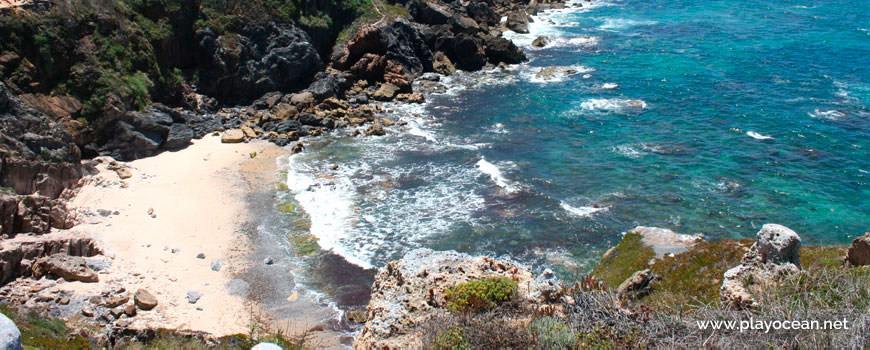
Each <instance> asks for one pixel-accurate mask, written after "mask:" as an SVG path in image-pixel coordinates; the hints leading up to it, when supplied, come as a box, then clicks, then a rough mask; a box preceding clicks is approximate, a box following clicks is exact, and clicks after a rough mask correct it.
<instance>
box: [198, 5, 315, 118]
mask: <svg viewBox="0 0 870 350" xmlns="http://www.w3.org/2000/svg"><path fill="white" fill-rule="evenodd" d="M197 40H198V42H199V47H200V49H201V52H202V57H201V61H202V62H203V63H204V64H202V65H201V67H200V69H199V76H200V84H199V86H200V92H201V93H204V94H206V95H209V96H212V97H215V98H217V99H218V100H220V101H221V102H223V103H229V104H247V103H250V102H251V101H253V100H255V99H257V98H259V97H261V96H263V94H265V93H267V92H270V91H289V90H294V89H299V88H303V87H305V86H306V85H307V84H308V83H309V82H310V81H311V78H312V77H313V76H314V74H315V73H316V72H317V71H319V70H320V68H321V67H322V66H323V63H322V62H321V60H320V56H319V55H318V53H317V50H316V49H315V47H314V45H312V44H311V38H310V37H309V36H308V34H306V33H305V32H304V31H302V30H301V29H299V28H297V27H295V26H294V25H292V24H287V23H283V24H278V23H274V22H273V23H267V24H264V25H248V26H246V27H244V28H242V30H241V31H240V32H239V33H238V35H237V36H234V37H230V36H218V35H217V34H215V33H214V31H212V30H211V28H206V29H204V30H201V31H200V32H199V33H198V37H197Z"/></svg>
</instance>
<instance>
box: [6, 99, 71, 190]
mask: <svg viewBox="0 0 870 350" xmlns="http://www.w3.org/2000/svg"><path fill="white" fill-rule="evenodd" d="M0 107H2V108H0V165H2V167H0V186H2V187H11V188H12V189H14V190H15V192H17V193H19V194H32V193H37V192H38V193H39V194H40V195H43V196H46V197H49V198H57V197H58V196H60V194H61V192H63V190H65V189H67V188H69V187H71V186H73V185H74V184H75V183H77V182H78V180H79V179H80V178H81V177H82V170H81V164H80V161H81V153H80V151H79V148H78V147H76V145H75V143H73V138H72V136H71V135H70V134H69V133H67V132H66V131H65V130H64V129H63V128H62V127H61V126H60V125H59V124H57V123H55V122H54V121H52V120H51V119H49V118H47V117H45V116H44V115H41V114H39V113H38V112H36V111H34V110H33V109H31V108H29V107H27V106H25V105H24V104H22V103H21V101H20V100H19V99H18V98H17V97H15V96H13V95H12V94H11V93H10V92H9V91H7V89H6V86H5V85H4V84H3V83H0Z"/></svg>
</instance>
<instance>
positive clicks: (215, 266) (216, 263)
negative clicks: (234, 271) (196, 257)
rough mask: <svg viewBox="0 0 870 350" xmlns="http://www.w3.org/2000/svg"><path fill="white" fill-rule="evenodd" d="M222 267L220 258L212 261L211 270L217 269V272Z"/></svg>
mask: <svg viewBox="0 0 870 350" xmlns="http://www.w3.org/2000/svg"><path fill="white" fill-rule="evenodd" d="M221 267H223V263H221V261H220V260H217V259H215V261H212V262H211V270H212V271H215V272H217V271H220V270H221Z"/></svg>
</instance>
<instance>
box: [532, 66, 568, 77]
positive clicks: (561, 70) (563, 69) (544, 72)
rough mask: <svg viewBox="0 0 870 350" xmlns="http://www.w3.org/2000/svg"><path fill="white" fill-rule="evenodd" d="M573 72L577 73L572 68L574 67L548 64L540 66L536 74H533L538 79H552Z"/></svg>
mask: <svg viewBox="0 0 870 350" xmlns="http://www.w3.org/2000/svg"><path fill="white" fill-rule="evenodd" d="M574 74H577V70H576V69H574V67H569V66H550V67H544V68H541V70H539V71H538V74H535V78H536V79H540V80H554V79H561V78H562V77H566V76H569V75H574Z"/></svg>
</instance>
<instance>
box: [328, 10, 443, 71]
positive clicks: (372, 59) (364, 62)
mask: <svg viewBox="0 0 870 350" xmlns="http://www.w3.org/2000/svg"><path fill="white" fill-rule="evenodd" d="M391 61H392V62H393V65H394V67H395V68H393V69H392V70H391V72H390V73H392V75H393V79H397V80H404V81H408V82H410V81H412V80H414V79H415V78H416V77H418V76H420V75H421V74H423V72H425V71H430V70H432V52H431V51H430V50H429V46H428V45H426V42H425V41H424V40H423V37H422V36H421V34H420V32H419V30H418V29H417V28H416V27H415V26H413V25H412V24H409V23H407V22H405V21H403V20H396V21H394V22H392V23H390V24H389V25H386V26H381V27H377V26H374V25H365V26H362V27H360V29H359V31H358V32H357V35H356V36H354V38H353V39H352V40H351V41H350V42H349V43H348V45H347V46H346V47H345V50H344V54H343V55H342V56H341V57H340V58H339V59H338V60H337V61H336V62H335V65H336V67H337V68H339V69H345V70H351V71H352V72H353V73H354V74H355V75H357V76H358V77H362V78H365V79H369V80H372V81H380V80H385V79H389V78H390V75H388V74H384V73H385V72H386V71H387V66H388V65H389V62H391ZM395 75H401V76H402V77H396V76H395ZM387 81H389V80H387ZM393 83H394V84H395V83H396V81H393Z"/></svg>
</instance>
